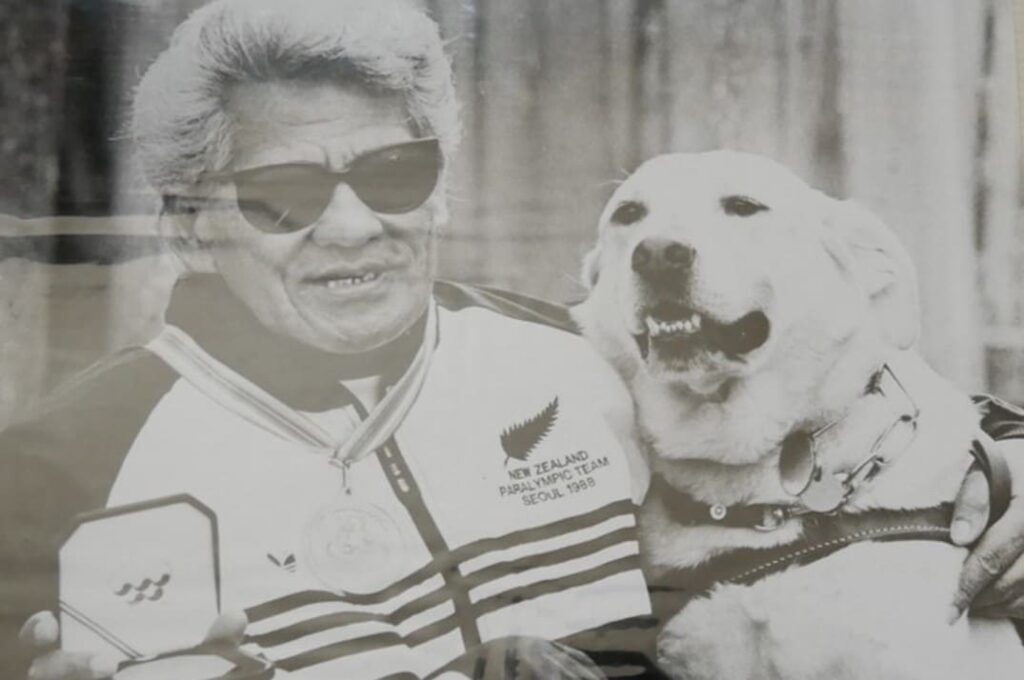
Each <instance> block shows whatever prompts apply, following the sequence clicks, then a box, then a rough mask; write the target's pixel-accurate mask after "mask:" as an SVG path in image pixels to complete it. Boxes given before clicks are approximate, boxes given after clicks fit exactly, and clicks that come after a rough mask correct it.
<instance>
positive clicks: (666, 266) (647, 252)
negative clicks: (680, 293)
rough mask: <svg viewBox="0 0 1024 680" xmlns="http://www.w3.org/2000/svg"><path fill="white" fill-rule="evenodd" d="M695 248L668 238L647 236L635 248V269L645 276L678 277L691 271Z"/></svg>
mask: <svg viewBox="0 0 1024 680" xmlns="http://www.w3.org/2000/svg"><path fill="white" fill-rule="evenodd" d="M695 254H696V253H695V252H694V250H693V248H691V247H690V246H688V245H685V244H683V243H680V242H679V241H673V240H672V239H667V238H656V237H651V238H645V239H644V240H643V241H640V243H638V244H637V246H636V248H634V249H633V260H632V264H633V271H634V272H636V273H637V274H639V275H640V276H642V277H644V278H649V279H650V278H654V279H657V278H668V277H670V278H672V279H676V278H677V277H680V276H685V275H686V274H688V273H689V271H690V267H691V266H692V265H693V258H694V255H695Z"/></svg>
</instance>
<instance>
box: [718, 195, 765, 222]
mask: <svg viewBox="0 0 1024 680" xmlns="http://www.w3.org/2000/svg"><path fill="white" fill-rule="evenodd" d="M767 209H768V206H766V205H765V204H764V203H761V202H759V201H755V200H754V199H752V198H750V197H749V196H726V197H725V198H723V199H722V210H724V211H725V214H726V215H738V216H740V217H750V216H751V215H753V214H755V213H759V212H762V211H764V210H767Z"/></svg>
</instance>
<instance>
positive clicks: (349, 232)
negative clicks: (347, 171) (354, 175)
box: [312, 182, 384, 248]
mask: <svg viewBox="0 0 1024 680" xmlns="http://www.w3.org/2000/svg"><path fill="white" fill-rule="evenodd" d="M383 233H384V224H383V223H382V222H381V220H380V217H379V216H378V215H377V214H376V213H374V212H373V211H372V210H370V208H368V207H367V205H366V204H365V203H363V202H362V201H361V200H360V199H359V197H358V196H356V194H355V192H354V191H352V189H351V188H350V187H349V186H348V185H347V184H345V183H344V182H342V183H340V184H338V186H337V187H335V189H334V193H333V194H332V195H331V202H330V203H328V204H327V208H326V209H325V210H324V213H323V215H321V216H320V219H319V220H317V222H316V225H315V226H314V227H313V234H312V237H313V240H314V241H316V242H317V243H319V244H321V245H340V246H343V247H346V248H356V247H359V246H361V245H364V244H365V243H367V242H369V241H372V240H373V239H375V238H377V237H378V236H380V235H381V234H383Z"/></svg>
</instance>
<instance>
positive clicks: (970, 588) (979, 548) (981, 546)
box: [950, 499, 1024, 622]
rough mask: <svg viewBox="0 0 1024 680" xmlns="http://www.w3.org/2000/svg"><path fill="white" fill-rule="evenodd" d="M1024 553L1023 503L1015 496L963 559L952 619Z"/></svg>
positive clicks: (957, 616)
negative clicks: (1004, 511) (1001, 515)
mask: <svg viewBox="0 0 1024 680" xmlns="http://www.w3.org/2000/svg"><path fill="white" fill-rule="evenodd" d="M1022 553H1024V503H1022V502H1020V501H1019V500H1017V499H1014V501H1013V502H1011V503H1010V507H1009V508H1007V510H1006V514H1004V515H1003V517H1002V518H1001V519H1000V520H999V521H998V522H996V523H995V524H993V525H992V526H991V527H990V528H989V529H988V531H986V532H985V534H984V535H983V536H982V537H981V540H980V541H978V544H977V545H976V546H975V547H974V549H973V550H972V551H971V554H970V555H968V556H967V559H966V560H965V561H964V566H963V569H962V570H961V572H960V583H959V585H958V587H957V592H956V595H955V597H954V598H953V609H952V610H951V612H950V619H951V622H952V621H953V620H956V619H957V618H959V617H960V615H961V614H962V613H963V612H964V610H965V609H966V608H967V607H968V605H970V603H971V602H972V601H973V600H974V598H975V597H976V596H977V595H978V593H980V592H981V591H982V589H983V588H985V587H986V586H988V585H990V584H992V583H995V582H996V580H997V579H998V578H999V577H1000V576H1001V575H1003V574H1004V573H1006V572H1007V570H1008V569H1010V567H1011V566H1013V565H1014V563H1015V562H1016V561H1017V560H1018V558H1020V556H1021V554H1022Z"/></svg>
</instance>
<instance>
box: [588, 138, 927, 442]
mask: <svg viewBox="0 0 1024 680" xmlns="http://www.w3.org/2000/svg"><path fill="white" fill-rule="evenodd" d="M584 279H585V282H586V284H587V286H588V287H589V290H590V293H589V296H588V299H587V300H586V301H585V302H584V303H583V304H582V305H580V306H579V307H578V308H577V309H576V310H575V315H576V318H577V320H578V322H579V323H580V325H581V327H582V328H583V330H584V333H585V334H586V335H587V336H588V337H589V338H590V339H591V340H592V341H593V342H594V343H595V344H596V345H597V346H598V348H599V349H600V350H601V351H602V352H603V353H604V354H605V355H606V357H607V358H609V359H610V360H611V361H612V363H613V364H615V365H616V366H617V367H618V368H619V370H620V371H621V372H622V373H623V374H624V375H625V377H626V378H627V380H629V381H631V382H633V383H634V385H635V384H636V382H637V381H640V382H643V383H646V384H648V385H649V384H651V383H656V384H659V385H661V386H662V387H668V388H670V389H671V392H672V394H673V398H674V399H675V400H677V401H681V402H683V406H684V407H686V406H689V407H692V408H690V409H689V410H690V411H693V410H694V408H697V407H705V408H717V409H719V410H726V411H727V410H729V409H730V407H739V406H741V405H742V406H743V407H745V408H748V409H749V408H764V407H765V404H764V400H766V399H769V398H772V397H771V395H772V394H774V398H778V399H793V400H800V399H801V397H799V396H797V395H807V396H808V398H810V399H814V398H820V397H821V392H822V390H827V389H828V386H827V385H825V384H824V383H825V382H827V378H828V376H829V375H830V373H831V372H833V371H834V370H835V368H836V366H837V365H838V364H842V363H843V362H842V361H841V359H843V358H844V357H845V358H852V359H854V360H855V361H854V363H856V364H857V365H858V366H861V365H862V366H863V368H858V369H857V370H860V371H863V372H865V374H868V372H870V371H871V370H872V369H873V368H874V367H876V366H877V363H878V362H879V361H880V360H881V359H882V358H884V356H885V355H886V354H887V353H888V352H891V351H892V350H894V349H903V348H906V347H908V346H910V345H912V344H913V342H914V341H915V339H916V336H917V331H918V312H917V295H916V288H915V283H914V279H915V277H914V272H913V267H912V265H911V263H910V259H909V257H908V255H907V254H906V252H905V251H904V249H903V248H902V246H901V245H900V243H899V241H898V240H897V239H896V237H895V235H894V234H893V233H892V232H891V231H890V230H889V229H888V228H887V227H886V226H885V225H884V224H883V223H882V222H881V221H880V220H879V219H878V218H876V217H875V216H873V215H872V214H870V213H869V212H868V211H867V210H865V209H863V208H861V207H859V206H858V205H856V204H854V203H851V202H848V201H838V200H835V199H832V198H830V197H828V196H826V195H824V194H822V193H820V192H818V191H815V190H813V189H811V188H810V187H808V186H807V185H806V184H805V183H804V182H802V181H801V180H800V179H799V178H797V177H796V176H794V175H793V174H792V173H790V172H789V171H787V170H786V169H785V168H783V167H782V166H780V165H778V164H776V163H774V162H772V161H770V160H767V159H765V158H762V157H759V156H754V155H749V154H742V153H736V152H729V151H717V152H710V153H702V154H672V155H665V156H659V157H657V158H654V159H652V160H650V161H648V162H647V163H645V164H644V165H643V166H642V167H640V169H639V170H637V171H636V172H635V173H634V174H633V175H632V176H631V177H629V178H628V179H627V180H626V181H625V182H623V184H622V185H621V186H619V188H618V189H617V190H616V192H615V194H614V195H613V196H612V198H611V200H610V201H609V203H608V205H607V207H606V208H605V210H604V212H603V214H602V216H601V222H600V233H599V238H598V242H597V245H596V247H595V248H594V249H593V251H591V253H590V254H589V255H588V256H587V258H586V261H585V266H584ZM854 355H855V356H854ZM861 387H862V385H861ZM752 392H753V393H757V394H758V395H759V396H758V397H757V400H754V399H753V398H752V397H751V394H752ZM638 401H639V399H638ZM740 402H742V404H741V403H740ZM758 402H760V403H758ZM810 403H811V402H808V404H810ZM788 406H789V407H790V409H789V410H790V411H792V412H791V413H787V414H786V418H792V419H793V420H798V419H799V418H801V417H806V416H807V414H806V413H800V411H806V410H807V408H809V406H808V407H804V406H801V405H799V404H794V403H791V404H789V405H788ZM641 407H642V404H641ZM787 425H788V424H786V423H776V426H777V427H773V428H771V429H785V427H786V426H787ZM737 455H739V456H740V458H741V459H743V460H747V459H748V458H749V456H747V455H741V454H737ZM736 462H740V460H737V461H736Z"/></svg>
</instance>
